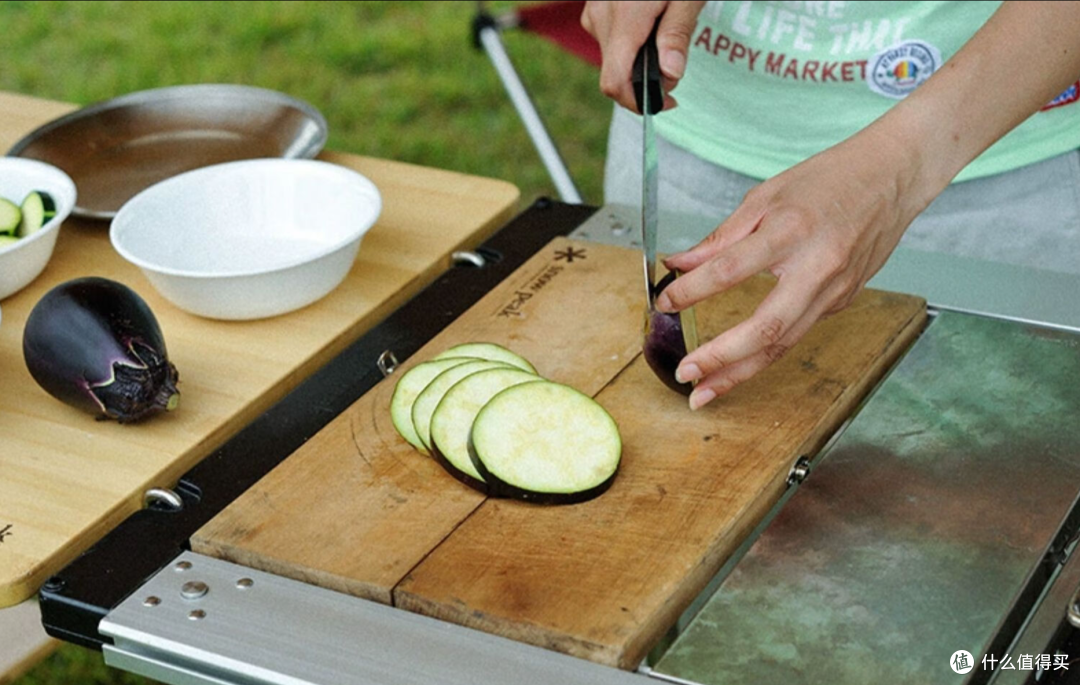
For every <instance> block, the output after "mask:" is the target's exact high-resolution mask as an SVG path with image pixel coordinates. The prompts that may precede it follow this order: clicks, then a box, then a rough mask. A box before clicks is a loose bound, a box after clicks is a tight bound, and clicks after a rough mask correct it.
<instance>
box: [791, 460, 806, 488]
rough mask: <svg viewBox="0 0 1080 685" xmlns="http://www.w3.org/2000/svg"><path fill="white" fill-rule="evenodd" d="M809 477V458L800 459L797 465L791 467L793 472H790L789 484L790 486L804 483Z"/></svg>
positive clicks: (796, 462) (796, 461)
mask: <svg viewBox="0 0 1080 685" xmlns="http://www.w3.org/2000/svg"><path fill="white" fill-rule="evenodd" d="M809 475H810V460H809V459H808V458H807V457H799V458H798V459H796V460H795V465H794V466H792V467H791V471H789V472H788V478H787V483H788V485H796V484H799V483H802V482H803V481H804V480H806V477H807V476H809Z"/></svg>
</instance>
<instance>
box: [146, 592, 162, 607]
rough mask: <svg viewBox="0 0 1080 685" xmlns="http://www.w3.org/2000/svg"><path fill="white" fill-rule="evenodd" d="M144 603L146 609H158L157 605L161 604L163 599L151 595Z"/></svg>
mask: <svg viewBox="0 0 1080 685" xmlns="http://www.w3.org/2000/svg"><path fill="white" fill-rule="evenodd" d="M142 603H143V606H144V607H156V606H157V605H159V604H161V598H160V597H155V596H153V595H150V596H149V597H147V598H146V599H144V600H143V602H142Z"/></svg>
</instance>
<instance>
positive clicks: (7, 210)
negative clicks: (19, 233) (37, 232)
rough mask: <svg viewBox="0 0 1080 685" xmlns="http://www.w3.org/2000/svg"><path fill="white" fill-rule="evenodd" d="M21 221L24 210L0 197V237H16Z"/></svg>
mask: <svg viewBox="0 0 1080 685" xmlns="http://www.w3.org/2000/svg"><path fill="white" fill-rule="evenodd" d="M21 221H22V210H21V209H19V206H18V205H16V204H15V203H14V202H12V201H11V200H5V199H4V198H2V197H0V235H15V231H16V229H18V227H19V222H21Z"/></svg>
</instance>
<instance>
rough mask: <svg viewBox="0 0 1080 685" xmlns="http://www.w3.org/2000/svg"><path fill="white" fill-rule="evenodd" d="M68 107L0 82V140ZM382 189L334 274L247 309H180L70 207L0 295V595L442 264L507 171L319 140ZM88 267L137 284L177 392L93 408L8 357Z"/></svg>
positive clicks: (187, 463) (40, 570) (131, 503)
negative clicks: (35, 263)
mask: <svg viewBox="0 0 1080 685" xmlns="http://www.w3.org/2000/svg"><path fill="white" fill-rule="evenodd" d="M71 109H73V107H72V106H71V105H68V104H65V103H56V102H47V101H43V100H37V99H35V98H29V97H26V96H17V95H11V94H4V93H0V148H2V149H7V148H8V147H10V146H11V145H12V144H13V143H14V142H15V141H16V140H18V138H20V137H21V136H22V135H24V134H26V133H27V132H29V131H30V130H32V129H33V128H34V127H36V126H37V125H39V124H42V123H44V122H46V121H48V120H50V119H52V118H54V117H56V116H58V115H59V114H62V113H64V112H66V111H69V110H71ZM320 158H321V159H323V160H325V161H328V162H332V163H336V164H341V165H344V166H347V167H349V168H352V169H355V170H357V171H359V172H360V173H362V174H364V175H365V176H367V177H368V178H370V179H371V180H372V181H373V182H374V183H375V185H376V186H378V188H379V190H380V191H381V193H382V195H383V211H382V214H381V216H380V217H379V220H378V222H377V223H376V225H375V227H374V228H373V229H372V230H371V231H370V232H369V233H368V235H367V236H366V237H365V238H364V241H363V244H362V245H361V248H360V253H359V255H358V257H357V261H356V263H355V265H354V266H353V269H352V271H351V272H350V273H349V274H348V276H347V277H346V279H345V281H344V282H343V283H342V284H341V285H340V286H339V287H338V288H337V289H335V290H334V291H333V292H332V293H331V294H330V295H328V296H327V297H326V298H324V299H322V300H320V301H319V302H316V303H314V304H312V305H310V306H308V307H305V308H304V309H301V310H299V311H296V312H292V313H289V314H286V315H284V316H279V317H274V318H270V319H265V320H261V321H250V322H227V321H212V320H210V319H202V318H199V317H196V316H193V315H190V314H187V313H185V312H183V311H181V310H179V309H177V308H176V307H174V306H172V305H171V304H169V303H168V302H167V301H165V300H164V299H162V298H161V297H159V296H158V295H157V293H156V291H154V289H153V288H152V287H151V286H150V284H149V282H148V281H147V280H146V279H145V278H144V277H143V276H142V274H141V273H140V272H139V271H138V270H137V269H136V268H135V267H133V266H131V265H129V264H128V263H126V262H124V261H123V260H122V259H121V258H120V257H119V256H118V255H117V254H116V253H115V251H114V250H113V249H112V247H111V245H110V243H109V239H108V224H106V223H103V222H90V221H77V220H74V219H72V220H69V221H67V222H65V223H64V225H63V227H62V228H61V232H60V236H59V239H58V242H57V246H56V251H55V254H54V256H53V258H52V260H51V262H50V263H49V265H48V267H47V268H46V270H45V271H44V273H42V274H41V276H39V277H38V278H37V280H35V281H34V282H33V283H32V284H31V285H30V286H29V287H27V288H26V289H25V290H22V291H20V292H18V293H16V294H15V295H12V296H11V297H9V298H7V299H5V300H3V301H2V302H0V307H2V309H3V321H2V323H0V607H3V606H8V605H11V604H15V603H17V602H19V601H21V600H23V599H25V598H26V597H29V596H30V595H31V594H33V593H34V592H36V591H37V589H38V587H39V586H40V585H41V583H42V582H43V581H44V580H45V578H46V577H48V575H50V574H51V573H53V572H55V571H56V570H58V569H59V568H60V567H62V566H63V565H64V564H66V563H67V562H68V561H69V560H71V559H72V558H74V556H75V555H77V554H78V553H79V552H81V551H82V550H84V549H85V548H86V547H88V546H89V545H90V544H91V543H93V542H95V541H96V540H97V539H98V538H100V537H101V536H102V535H103V534H104V533H106V532H107V531H108V530H110V529H111V528H112V527H113V526H115V525H116V524H117V523H118V522H119V521H121V520H123V519H124V518H125V517H127V516H128V515H129V514H131V513H132V512H133V511H135V510H136V509H137V508H138V507H140V506H141V502H142V494H143V493H144V492H145V491H146V490H147V489H148V488H150V487H169V486H171V485H172V484H173V483H174V482H175V480H176V479H177V478H178V477H179V476H180V475H181V474H182V473H184V472H185V471H187V470H188V469H190V468H191V467H192V466H193V465H194V464H195V463H197V462H198V461H199V460H200V459H202V458H203V457H204V456H206V455H207V454H208V453H210V452H211V451H212V450H213V449H214V448H215V447H217V446H218V445H220V444H221V443H222V442H224V441H225V440H226V439H227V438H229V437H230V436H231V435H233V434H234V433H236V432H237V430H239V429H240V428H242V427H243V426H244V425H246V424H247V423H248V422H250V421H251V420H252V419H253V418H254V417H256V416H258V415H259V414H260V413H262V412H263V411H264V410H265V409H266V408H267V407H269V406H270V405H271V404H272V403H273V402H274V401H276V400H277V399H279V398H280V397H282V396H283V395H284V394H285V393H286V392H287V391H288V390H290V389H291V388H293V387H295V386H296V385H297V384H298V383H299V382H300V381H301V380H303V379H304V378H305V377H306V376H308V375H309V374H310V373H311V372H312V371H313V370H315V369H316V368H318V367H319V366H321V365H322V364H323V363H325V362H326V361H328V360H329V359H330V358H332V357H333V355H335V354H336V353H337V352H339V351H340V350H342V349H343V348H344V347H345V346H346V345H347V344H348V343H349V342H351V341H352V340H354V339H356V338H357V337H359V336H360V334H361V333H363V332H364V331H366V330H367V329H368V328H370V327H371V326H372V325H374V324H375V323H376V322H377V321H379V320H380V319H381V318H382V317H384V316H385V315H386V314H388V313H390V312H391V311H393V310H394V309H396V308H397V307H398V306H400V305H401V304H402V303H403V302H405V301H406V300H407V299H408V298H410V297H411V296H412V295H414V294H415V293H417V292H419V291H420V290H421V289H422V288H423V286H425V285H427V284H428V283H430V282H431V281H433V280H434V279H435V278H436V277H437V276H438V275H439V274H440V273H442V272H443V271H445V270H446V269H447V268H449V266H450V262H451V257H450V255H451V253H452V252H453V251H455V250H460V249H468V248H471V247H474V246H476V245H478V244H479V243H481V242H483V240H484V239H486V238H487V237H488V236H489V235H491V234H492V233H493V232H494V231H495V230H496V229H497V228H499V227H500V226H501V225H502V224H503V223H505V222H506V221H507V220H508V219H509V218H510V217H511V216H513V214H514V213H515V212H516V209H517V201H518V197H519V193H518V190H517V188H515V187H514V186H512V185H511V184H509V183H506V182H503V181H497V180H493V179H484V178H478V177H474V176H467V175H463V174H458V173H453V172H447V171H440V170H436V169H429V168H423V167H418V166H415V165H411V164H403V163H399V162H392V161H386V160H378V159H371V158H366V157H357V156H353V155H345V154H339V153H332V152H326V153H324V154H323V155H321V156H320ZM87 275H99V276H106V277H109V278H113V279H115V280H118V281H121V282H123V283H125V284H127V285H129V286H130V287H132V288H133V289H134V290H135V291H136V292H138V293H139V294H140V295H142V296H143V297H144V299H146V301H147V303H148V304H149V305H150V307H151V309H152V310H153V311H154V312H155V314H156V316H157V318H158V320H159V323H160V324H161V327H162V330H163V333H164V335H165V340H166V343H167V344H168V348H169V353H170V357H171V358H172V361H173V362H174V363H175V364H176V366H177V368H178V369H179V371H180V391H181V405H180V408H179V409H178V410H177V411H176V412H173V413H171V414H169V415H165V416H159V417H155V419H154V420H152V421H148V422H146V423H142V424H136V425H125V426H121V425H118V424H116V423H113V422H97V421H94V420H93V418H91V417H90V416H88V415H85V414H81V413H79V412H77V411H76V410H74V409H71V408H69V407H67V406H66V405H63V404H61V403H60V402H58V401H57V400H55V399H53V398H52V397H50V396H49V395H47V394H46V393H45V392H44V391H43V390H41V388H39V387H38V386H37V385H36V384H35V383H34V381H33V379H32V378H31V377H30V374H29V372H28V371H27V370H26V365H25V363H24V362H23V357H22V330H23V326H24V324H25V322H26V318H27V316H28V315H29V313H30V310H31V308H32V307H33V305H34V304H35V303H36V302H37V301H38V300H39V299H40V298H41V296H42V295H44V294H45V292H46V291H47V290H48V289H49V288H51V287H52V286H54V285H56V284H58V283H61V282H63V281H66V280H68V279H71V278H75V277H79V276H87Z"/></svg>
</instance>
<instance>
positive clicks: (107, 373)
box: [23, 277, 180, 423]
mask: <svg viewBox="0 0 1080 685" xmlns="http://www.w3.org/2000/svg"><path fill="white" fill-rule="evenodd" d="M23 357H24V359H25V361H26V367H27V369H29V371H30V375H31V376H33V378H34V380H35V381H36V382H37V383H38V385H40V386H41V387H42V388H43V389H44V390H45V391H46V392H48V393H49V394H50V395H52V396H53V397H55V398H56V399H58V400H60V401H61V402H64V403H65V404H69V405H71V406H73V407H76V408H78V409H81V410H83V411H85V412H87V413H89V414H93V415H94V416H96V417H97V418H98V419H99V420H106V419H115V420H116V421H119V422H120V423H131V422H134V421H139V420H141V419H145V418H147V417H150V416H153V415H154V414H157V413H159V412H162V411H171V410H173V409H175V408H176V406H177V404H178V402H179V400H180V392H179V390H177V387H176V384H177V382H178V380H179V373H178V372H177V370H176V367H175V366H174V365H173V364H172V363H171V362H170V361H169V358H168V353H167V351H166V348H165V338H164V337H163V336H162V334H161V328H160V326H158V322H157V319H156V318H155V317H154V313H153V312H152V311H151V310H150V307H149V306H148V305H147V304H146V302H145V301H144V300H143V299H142V298H141V297H140V296H139V295H138V294H137V293H136V292H135V291H133V290H131V289H130V288H128V287H127V286H126V285H123V284H122V283H117V282H116V281H112V280H109V279H107V278H98V277H87V278H78V279H75V280H71V281H67V282H66V283H61V284H60V285H58V286H56V287H54V288H53V289H52V290H50V291H49V292H47V293H46V294H45V296H44V297H42V298H41V300H39V301H38V303H37V304H36V305H34V308H33V310H31V312H30V316H29V318H28V319H27V321H26V328H25V330H24V332H23Z"/></svg>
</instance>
